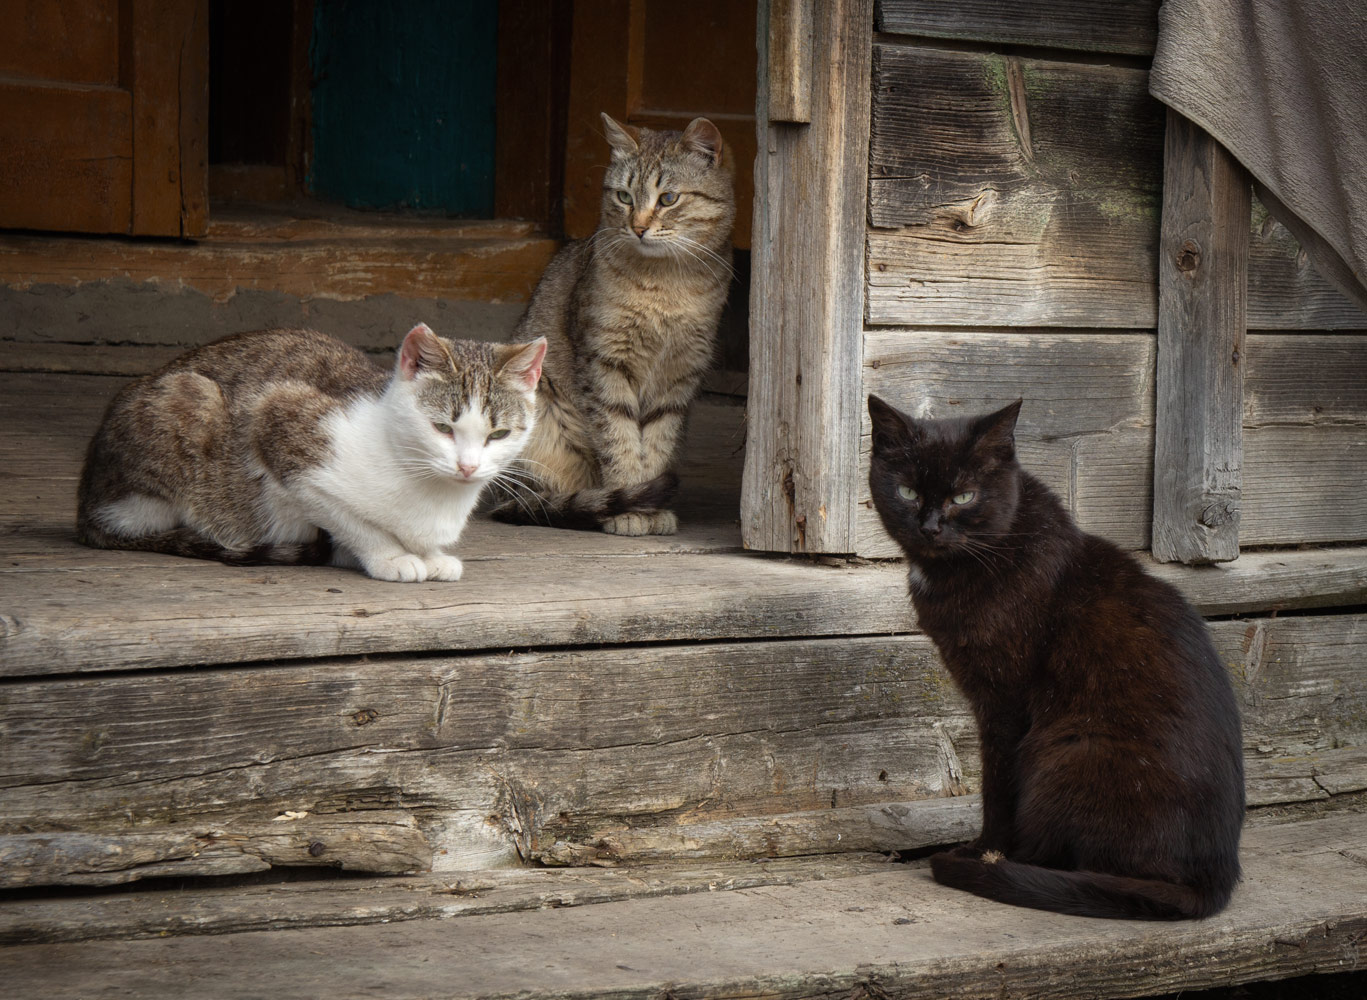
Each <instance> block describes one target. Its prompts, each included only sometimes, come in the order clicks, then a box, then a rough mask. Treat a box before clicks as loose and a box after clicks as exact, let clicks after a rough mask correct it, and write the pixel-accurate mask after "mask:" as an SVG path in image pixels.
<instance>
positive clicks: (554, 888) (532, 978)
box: [0, 815, 1367, 1000]
mask: <svg viewBox="0 0 1367 1000" xmlns="http://www.w3.org/2000/svg"><path fill="white" fill-rule="evenodd" d="M1242 858H1243V864H1244V880H1243V882H1242V883H1241V884H1240V886H1239V887H1238V889H1237V890H1236V891H1235V894H1234V899H1233V901H1232V903H1231V904H1230V906H1229V908H1228V909H1227V910H1225V911H1224V912H1223V913H1221V914H1219V915H1217V916H1215V917H1213V918H1211V919H1209V920H1204V921H1196V922H1180V923H1148V922H1142V921H1123V920H1092V919H1087V918H1081V917H1069V916H1062V915H1058V914H1051V913H1042V912H1037V911H1028V910H1021V909H1018V908H1015V907H1010V906H1004V905H1000V904H997V903H992V902H989V901H986V900H982V899H979V898H977V897H974V896H970V895H968V894H966V893H961V892H956V891H954V890H951V889H946V888H944V887H942V886H939V885H937V884H935V883H934V882H933V881H932V880H931V879H930V876H929V872H928V871H927V870H926V868H925V865H924V863H923V862H922V863H917V864H912V865H896V864H888V865H882V866H868V865H867V864H866V863H865V862H864V861H863V860H860V859H847V860H844V861H841V862H831V863H828V864H823V863H817V864H812V863H811V862H803V863H802V864H801V865H800V866H799V865H794V866H793V867H791V868H788V867H787V865H788V863H769V864H767V865H764V866H757V869H758V870H757V871H756V873H755V874H754V875H751V876H750V877H748V878H747V877H746V876H745V875H744V874H741V875H740V876H739V878H738V880H737V881H734V882H731V883H730V884H728V879H732V878H737V876H736V869H735V868H734V867H726V868H719V869H717V870H716V875H717V878H715V879H712V878H710V877H709V875H708V873H707V872H706V871H705V870H700V869H697V868H692V867H685V868H683V869H681V874H679V875H678V876H674V875H671V874H670V873H668V872H664V871H661V870H659V869H650V870H648V871H638V872H631V873H623V874H625V876H626V877H625V878H624V879H623V878H617V877H615V876H605V875H602V874H598V873H589V874H587V875H586V874H584V873H581V872H578V871H566V872H556V873H549V874H545V875H542V874H540V873H537V874H536V875H534V876H533V875H532V873H519V874H518V875H517V876H512V877H510V878H509V879H508V880H507V881H504V882H502V883H500V882H499V881H498V880H493V879H486V880H484V881H480V879H482V878H484V877H483V876H479V877H476V878H474V879H472V880H470V881H464V882H463V881H462V880H460V879H455V880H448V881H447V882H446V883H445V884H443V885H434V884H433V883H432V882H431V881H428V882H425V883H424V882H415V883H413V886H412V889H411V890H410V893H411V897H410V898H411V900H412V902H411V903H410V904H409V906H410V907H412V908H414V909H425V912H424V914H423V915H424V916H428V917H458V919H413V920H407V921H402V922H394V923H387V924H386V923H368V924H365V925H361V926H343V927H338V926H321V927H311V928H301V929H296V930H294V931H293V932H292V933H289V934H282V933H269V932H262V931H240V932H236V933H227V934H220V935H217V936H214V937H204V936H198V937H185V936H180V935H181V934H185V933H193V932H194V931H195V930H196V928H197V927H198V928H199V929H203V930H212V929H213V926H214V924H213V921H215V920H216V923H217V926H218V927H219V928H222V929H232V928H234V927H235V926H241V924H240V923H239V922H236V921H235V920H234V916H233V915H234V914H237V915H238V916H239V918H240V916H241V914H242V913H243V911H244V909H248V908H250V907H251V906H252V905H253V904H256V905H259V906H261V907H262V908H263V909H265V910H267V911H270V912H272V913H273V914H274V916H275V918H276V919H278V920H281V924H279V925H277V926H280V925H287V921H286V920H285V919H283V918H282V917H281V916H280V914H281V913H283V912H287V911H288V912H294V913H295V914H301V913H304V912H305V911H308V910H310V909H312V912H313V916H312V917H309V918H306V919H308V920H313V921H317V922H319V923H326V922H327V918H326V913H327V912H328V910H327V908H326V907H323V908H321V909H322V912H321V913H320V912H319V909H320V908H319V907H318V903H317V900H318V898H320V897H315V898H314V901H313V902H311V903H308V904H305V905H302V906H301V905H300V904H298V903H297V902H296V903H293V904H292V903H291V901H290V897H291V896H294V897H296V898H297V897H298V896H299V895H303V892H302V891H301V892H299V893H292V892H290V891H289V890H288V889H282V890H279V891H277V892H275V893H272V894H270V897H269V898H262V897H261V896H260V895H259V894H255V898H254V894H242V893H241V892H234V891H224V892H222V893H220V894H218V895H217V899H216V900H214V901H210V900H209V899H207V898H206V897H205V896H204V895H203V894H202V893H199V894H197V893H188V894H178V893H175V892H161V893H148V894H146V895H147V896H148V897H149V898H148V899H146V900H137V899H134V898H132V897H127V899H129V900H131V903H132V905H126V906H124V907H123V910H124V915H123V916H117V917H113V924H114V925H121V926H122V928H123V929H122V932H121V937H120V938H119V939H115V940H103V941H101V940H95V941H67V942H65V943H51V944H18V945H12V946H10V947H7V948H4V949H0V975H3V977H4V981H5V983H6V987H7V989H8V990H10V991H12V992H13V993H14V994H15V995H18V996H44V997H50V998H65V997H95V996H113V995H130V994H131V995H137V996H139V997H143V998H147V1000H156V998H160V997H181V996H185V995H187V994H194V995H200V996H207V995H213V996H215V997H220V998H223V1000H233V998H244V1000H245V998H247V997H258V996H261V995H263V991H264V990H265V989H267V988H269V991H270V992H271V993H272V995H276V994H279V995H293V996H328V997H332V998H335V1000H346V998H351V997H370V996H377V995H379V996H385V997H387V998H390V1000H403V998H410V997H412V998H416V997H424V998H453V1000H454V998H464V997H510V996H513V995H516V996H518V997H521V998H525V1000H536V998H551V997H555V998H558V1000H569V998H589V997H612V998H614V1000H630V998H641V1000H645V998H650V1000H657V998H659V997H662V996H669V997H676V998H682V997H720V996H728V997H740V996H747V997H749V996H760V995H762V996H765V997H771V998H775V1000H782V998H794V1000H796V998H809V997H810V998H815V997H831V996H855V997H858V996H866V997H887V998H894V997H895V998H902V1000H910V998H942V997H946V996H951V995H952V996H955V997H963V998H977V997H982V998H988V997H1001V996H1046V995H1047V996H1049V997H1051V998H1057V1000H1067V998H1096V997H1128V996H1135V995H1137V994H1150V993H1160V992H1165V991H1169V990H1178V989H1181V990H1195V989H1202V988H1207V987H1214V986H1231V985H1236V984H1240V983H1246V982H1253V981H1258V980H1268V979H1278V978H1284V977H1288V976H1294V975H1304V974H1309V973H1326V972H1342V971H1352V970H1356V969H1360V968H1361V958H1360V956H1359V951H1360V944H1361V940H1362V938H1363V936H1364V934H1367V828H1364V826H1363V824H1362V822H1361V817H1360V816H1358V815H1352V816H1339V817H1331V818H1326V819H1322V820H1314V821H1307V822H1302V823H1294V824H1287V825H1282V826H1269V827H1262V828H1256V829H1251V830H1249V831H1247V833H1246V834H1245V837H1244V843H1243V850H1242ZM785 871H787V872H791V873H792V877H791V878H786V877H784V875H783V873H784V872H785ZM761 873H762V874H761ZM652 879H653V880H655V884H654V886H652V883H651V880H652ZM671 881H672V882H673V883H674V884H675V885H676V886H678V891H679V892H681V893H683V894H681V895H668V894H664V893H663V892H652V891H651V890H652V889H653V888H662V887H663V886H664V885H665V884H667V883H670V882H671ZM704 882H705V883H706V891H699V890H701V888H702V883H704ZM402 884H403V883H401V882H398V881H391V882H388V883H385V885H384V886H378V885H376V886H375V889H376V891H377V893H380V894H387V895H377V896H376V897H374V898H370V897H367V896H366V894H365V893H363V892H357V891H354V890H353V889H351V888H350V887H345V886H341V887H334V888H332V889H323V890H316V889H315V890H309V891H310V892H315V891H318V892H321V893H323V894H324V895H327V894H331V895H332V896H333V899H334V901H335V902H336V903H337V904H339V905H338V906H337V908H336V909H334V910H331V912H332V913H333V914H336V915H338V916H341V915H342V914H344V913H345V910H346V905H347V904H349V903H351V902H356V903H358V905H360V906H361V907H362V908H363V909H365V908H366V907H368V906H371V907H373V909H372V910H371V913H372V914H373V913H374V912H375V911H376V910H378V909H381V908H383V907H384V906H385V905H390V906H393V905H394V903H393V899H394V894H395V893H400V892H403V891H404V890H403V889H401V888H400V886H401V885H402ZM581 892H582V893H583V894H584V895H583V897H582V899H583V900H584V901H588V902H589V903H590V904H591V905H575V904H576V903H577V902H579V901H580V897H579V896H578V893H581ZM481 894H488V895H489V896H490V897H494V898H497V897H499V896H500V895H501V896H502V897H503V899H502V902H503V904H504V906H506V909H505V910H503V912H499V910H500V909H502V907H490V908H488V909H480V908H479V907H478V906H470V905H466V904H467V903H468V902H470V901H472V900H478V898H479V897H480V896H481ZM518 894H521V895H522V897H523V903H522V904H521V905H518V904H516V903H513V902H512V901H511V899H510V897H513V896H517V895H518ZM158 897H160V898H158ZM178 900H183V901H184V906H183V907H182V906H179V905H178V904H177V901H178ZM598 900H603V901H601V902H599V901H598ZM344 901H345V902H344ZM117 909H118V907H115V906H109V905H106V904H105V903H103V902H101V901H99V900H98V899H97V900H95V901H93V902H92V901H87V900H83V899H80V898H74V899H69V900H54V901H50V902H47V903H42V904H37V903H30V902H23V901H19V902H8V903H5V904H0V913H4V914H5V919H6V923H5V925H4V926H5V927H6V932H5V933H6V936H7V937H8V938H9V940H14V939H15V937H16V936H17V937H23V936H24V934H25V933H28V934H33V935H35V936H37V935H39V934H46V935H56V936H71V935H73V934H78V933H79V930H78V928H77V925H78V924H79V921H80V919H81V914H82V913H84V912H93V913H94V914H95V918H94V923H95V926H94V928H93V933H92V935H91V936H101V935H103V934H106V933H109V932H110V931H112V930H115V926H114V925H112V924H111V915H112V914H114V913H115V911H116V910H117ZM489 909H493V910H494V911H495V912H489ZM206 912H207V913H216V917H212V918H210V919H211V922H210V924H208V925H206V924H204V923H200V922H199V921H198V920H197V918H198V917H200V916H201V915H203V914H205V913H206ZM462 914H463V915H462ZM157 916H159V917H160V918H161V919H162V922H163V925H164V930H165V932H166V933H164V934H163V935H162V936H158V937H155V938H150V939H149V938H148V937H146V935H147V933H148V932H149V931H151V930H152V928H153V927H154V926H155V923H154V921H155V917H157ZM268 919H269V917H267V916H266V914H265V913H263V914H262V918H261V920H260V922H257V923H256V924H255V926H260V925H261V923H262V922H265V920H268ZM341 919H346V918H345V917H344V916H341ZM360 919H365V918H364V917H362V918H360ZM248 925H249V926H252V925H253V924H252V923H251V922H250V920H249V923H248ZM288 925H290V926H296V927H298V924H288ZM25 928H27V930H25ZM73 928H77V929H75V930H73ZM127 938H137V939H136V940H128V939H127Z"/></svg>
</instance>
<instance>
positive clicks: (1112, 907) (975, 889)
mask: <svg viewBox="0 0 1367 1000" xmlns="http://www.w3.org/2000/svg"><path fill="white" fill-rule="evenodd" d="M991 857H992V855H991V854H988V855H987V858H989V859H990V858H991ZM930 870H931V873H932V874H933V875H934V876H935V881H937V882H939V883H940V884H942V885H947V886H950V887H951V888H954V889H962V890H964V891H965V892H971V893H973V894H974V895H975V896H983V897H984V898H986V899H995V900H996V901H997V902H999V903H1009V904H1011V905H1012V906H1027V907H1030V908H1031V909H1035V910H1052V911H1053V912H1055V913H1070V914H1073V915H1075V916H1080V917H1110V918H1113V919H1119V920H1196V919H1200V918H1202V917H1209V916H1211V915H1212V914H1215V913H1218V912H1219V911H1220V910H1222V909H1224V906H1225V904H1226V903H1227V902H1228V901H1229V897H1230V893H1231V891H1232V889H1233V881H1234V878H1237V872H1236V873H1235V875H1234V878H1230V879H1227V880H1225V881H1226V882H1227V884H1226V885H1224V886H1216V885H1212V886H1210V887H1209V888H1207V889H1204V890H1203V889H1198V888H1194V887H1192V886H1189V885H1180V884H1178V883H1175V882H1160V881H1158V880H1156V879H1143V878H1127V877H1125V876H1123V875H1108V874H1105V873H1102V872H1089V871H1062V870H1060V869H1056V868H1042V867H1040V866H1038V865H1029V864H1022V863H1020V862H1016V861H1008V860H1007V859H1005V858H1001V859H1000V860H997V861H992V860H986V859H984V858H982V857H974V856H971V855H970V854H968V853H967V852H964V851H946V852H944V853H942V854H935V855H932V856H931V859H930Z"/></svg>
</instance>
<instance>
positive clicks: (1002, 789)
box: [968, 712, 1026, 855]
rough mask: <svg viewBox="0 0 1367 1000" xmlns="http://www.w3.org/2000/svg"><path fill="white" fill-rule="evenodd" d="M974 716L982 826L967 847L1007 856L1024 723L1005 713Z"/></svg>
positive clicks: (1012, 841)
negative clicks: (980, 760)
mask: <svg viewBox="0 0 1367 1000" xmlns="http://www.w3.org/2000/svg"><path fill="white" fill-rule="evenodd" d="M975 714H976V715H977V720H978V742H979V751H980V754H981V757H982V797H983V825H982V832H981V833H979V834H978V836H977V837H976V838H975V839H974V840H972V841H970V842H969V844H968V848H969V849H970V850H972V851H976V852H981V851H1000V852H1001V853H1002V854H1006V855H1010V853H1011V848H1012V847H1013V846H1014V844H1015V839H1016V835H1015V829H1016V797H1017V795H1018V794H1019V782H1018V781H1017V778H1016V771H1017V767H1018V763H1019V762H1018V760H1017V756H1018V753H1019V746H1020V740H1021V737H1022V736H1023V734H1024V732H1025V730H1026V723H1025V720H1024V719H1022V718H1017V717H1015V716H1014V715H1012V714H1008V713H992V712H978V713H975Z"/></svg>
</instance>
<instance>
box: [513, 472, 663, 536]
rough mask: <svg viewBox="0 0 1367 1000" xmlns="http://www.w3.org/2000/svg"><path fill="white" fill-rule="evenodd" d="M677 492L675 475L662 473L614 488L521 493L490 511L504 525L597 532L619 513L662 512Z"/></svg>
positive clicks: (599, 487)
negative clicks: (538, 526)
mask: <svg viewBox="0 0 1367 1000" xmlns="http://www.w3.org/2000/svg"><path fill="white" fill-rule="evenodd" d="M678 491H679V477H678V474H677V473H675V472H673V471H669V472H663V473H661V474H660V475H658V476H656V477H655V478H654V479H648V480H646V481H645V482H643V483H635V484H633V485H631V486H620V487H617V488H616V489H608V488H606V487H601V486H598V487H592V488H590V489H584V490H578V491H576V492H574V493H551V494H546V493H540V492H536V491H524V492H523V493H521V494H520V495H515V496H514V498H513V499H511V500H508V501H506V502H505V503H502V504H500V505H499V506H497V507H495V508H494V509H493V510H491V511H490V512H489V516H490V517H492V518H494V520H496V521H503V522H505V523H507V524H536V525H541V526H542V527H547V528H572V529H575V530H578V531H597V530H598V529H599V528H601V527H602V526H603V522H604V521H606V520H607V519H608V518H610V517H615V516H617V515H618V514H631V513H644V512H651V511H658V510H664V509H665V508H666V507H668V506H669V504H670V501H672V500H673V499H674V494H675V493H677V492H678Z"/></svg>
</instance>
